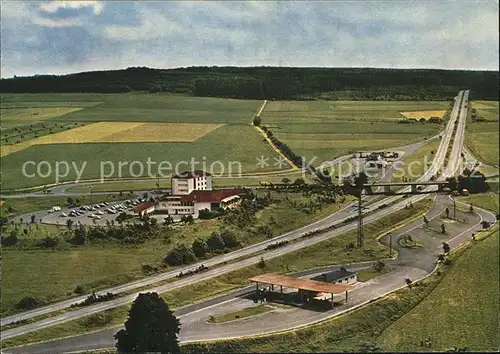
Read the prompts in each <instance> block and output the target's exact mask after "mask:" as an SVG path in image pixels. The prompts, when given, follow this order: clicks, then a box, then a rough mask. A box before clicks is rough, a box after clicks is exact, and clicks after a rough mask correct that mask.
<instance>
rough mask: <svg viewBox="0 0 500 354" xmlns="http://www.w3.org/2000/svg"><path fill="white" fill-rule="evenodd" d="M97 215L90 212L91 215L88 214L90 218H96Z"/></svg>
mask: <svg viewBox="0 0 500 354" xmlns="http://www.w3.org/2000/svg"><path fill="white" fill-rule="evenodd" d="M96 216H97V215H95V214H89V215H88V217H89V218H95V217H96Z"/></svg>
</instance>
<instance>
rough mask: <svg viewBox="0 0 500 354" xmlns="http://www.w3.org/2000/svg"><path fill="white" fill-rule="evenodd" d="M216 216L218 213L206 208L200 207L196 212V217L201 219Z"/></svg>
mask: <svg viewBox="0 0 500 354" xmlns="http://www.w3.org/2000/svg"><path fill="white" fill-rule="evenodd" d="M217 216H218V213H216V212H213V211H210V210H208V209H202V210H200V211H199V213H198V219H201V220H208V219H214V218H216V217H217Z"/></svg>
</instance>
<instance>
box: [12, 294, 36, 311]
mask: <svg viewBox="0 0 500 354" xmlns="http://www.w3.org/2000/svg"><path fill="white" fill-rule="evenodd" d="M39 305H40V302H39V301H38V300H37V299H36V298H34V297H33V296H25V297H23V298H22V299H21V300H19V301H18V303H17V304H16V308H17V309H19V310H31V309H34V308H36V307H38V306H39Z"/></svg>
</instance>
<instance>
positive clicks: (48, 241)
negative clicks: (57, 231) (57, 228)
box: [40, 236, 59, 248]
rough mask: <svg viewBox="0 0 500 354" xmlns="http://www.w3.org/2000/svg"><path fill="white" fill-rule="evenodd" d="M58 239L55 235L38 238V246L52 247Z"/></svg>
mask: <svg viewBox="0 0 500 354" xmlns="http://www.w3.org/2000/svg"><path fill="white" fill-rule="evenodd" d="M58 243H59V239H58V238H57V237H51V236H46V237H44V238H42V239H41V240H40V247H43V248H52V247H55V246H57V244H58Z"/></svg>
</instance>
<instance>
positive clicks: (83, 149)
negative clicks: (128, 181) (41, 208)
mask: <svg viewBox="0 0 500 354" xmlns="http://www.w3.org/2000/svg"><path fill="white" fill-rule="evenodd" d="M2 104H3V105H4V106H5V107H7V108H5V109H4V110H3V111H2V115H3V112H4V111H7V110H8V111H9V112H10V116H9V117H10V118H9V119H10V121H14V122H15V121H16V119H19V126H17V127H16V128H15V129H14V130H12V129H11V131H5V132H4V131H2V133H3V134H16V135H18V136H19V137H20V136H21V135H22V136H23V139H24V140H22V141H20V143H19V144H14V145H9V144H11V143H13V142H16V141H18V140H17V138H16V140H15V141H13V140H12V139H13V138H11V139H10V140H9V139H7V137H6V139H7V140H9V142H8V143H6V142H5V139H2V188H3V189H5V190H8V189H18V188H28V187H33V186H38V185H49V184H52V183H54V182H55V178H54V175H49V176H48V177H46V178H42V177H40V176H37V177H34V178H28V177H25V176H23V174H22V170H21V167H22V162H24V161H35V162H39V161H42V160H43V161H47V162H49V163H51V164H52V166H54V164H55V162H56V161H66V162H68V163H71V162H75V163H77V164H78V166H81V165H82V164H83V163H85V162H86V163H87V165H86V167H85V169H84V173H83V175H82V179H93V178H100V171H101V165H100V163H101V161H109V162H110V163H113V164H114V165H115V166H116V167H115V173H114V175H113V176H112V177H113V178H126V177H136V176H147V174H148V171H147V161H148V158H150V159H151V161H153V162H155V163H156V164H154V165H153V166H152V174H153V176H154V175H156V173H158V164H159V163H161V162H163V161H168V162H169V163H170V164H171V166H172V167H169V166H170V165H169V164H164V165H163V168H166V169H167V170H162V172H163V173H166V172H167V173H169V172H172V169H175V166H176V164H177V163H179V162H181V161H185V162H189V161H191V158H194V159H195V161H197V162H198V164H197V165H196V166H195V168H203V169H205V168H206V169H209V170H210V169H211V168H210V167H211V164H212V163H214V162H215V164H214V165H213V168H212V172H214V173H224V174H227V173H229V171H228V169H229V164H230V163H231V162H232V163H233V164H231V166H232V173H239V171H240V170H241V172H254V171H258V172H260V171H266V170H267V171H271V170H279V169H280V167H279V166H274V164H273V163H272V162H273V157H277V154H276V152H275V151H274V150H273V149H272V148H271V147H270V146H269V145H268V144H267V143H266V142H265V141H263V139H262V137H261V136H260V135H259V133H258V132H257V131H255V129H253V128H252V127H251V126H250V125H249V123H250V122H251V119H252V117H253V115H254V114H255V112H256V111H257V109H258V108H259V106H260V105H261V104H262V102H261V101H258V100H234V99H217V98H198V97H186V96H180V95H162V94H146V93H130V94H109V95H105V94H24V95H18V94H7V95H2ZM44 107H49V108H44ZM54 107H56V108H54ZM35 108H36V109H40V110H42V109H49V110H50V109H51V110H55V109H57V108H59V109H61V110H66V111H67V113H65V114H63V115H59V116H56V115H54V116H51V117H46V116H42V115H37V116H29V118H30V120H29V123H30V124H29V125H28V123H26V124H25V122H26V121H25V120H23V119H22V116H23V115H26V114H27V113H25V112H26V110H32V109H35ZM77 108H78V109H77ZM16 111H17V116H16V114H15V112H16ZM30 112H31V111H30ZM30 114H31V113H30ZM16 117H17V118H16ZM36 119H38V121H36ZM12 124H17V123H12ZM32 124H38V125H39V126H40V129H42V124H43V126H44V128H43V129H44V131H43V133H42V132H39V133H35V132H34V130H36V127H35V126H32ZM106 124H107V125H109V127H107V128H106V129H104V128H103V126H106ZM127 124H128V125H127ZM130 124H132V125H134V124H135V125H134V126H133V127H132V128H129V126H130ZM156 124H159V125H158V126H157V125H156ZM82 125H84V126H82ZM122 125H123V126H122ZM62 126H64V128H62V130H64V132H61V130H57V129H56V127H62ZM30 129H31V130H30ZM68 129H70V130H68ZM103 129H104V130H103ZM80 133H81V134H80ZM84 133H85V134H84ZM30 134H31V135H30ZM103 134H104V135H103ZM80 135H81V136H80ZM260 156H264V157H268V158H270V159H271V164H270V165H269V166H266V167H264V168H262V167H257V166H256V162H257V160H256V158H257V157H260ZM121 161H124V162H128V163H129V164H130V163H132V162H133V161H138V162H141V163H142V164H143V166H144V170H143V171H142V174H141V170H140V168H139V167H136V169H135V170H134V169H132V171H131V170H130V168H128V167H125V168H122V169H121V170H120V169H118V163H119V162H121ZM222 165H223V166H224V167H221V166H222ZM107 166H109V165H107ZM136 166H137V165H136ZM186 168H188V165H186V164H181V165H179V169H181V170H183V169H186ZM281 168H288V166H281ZM107 171H108V172H110V170H109V169H108V170H107ZM120 171H121V173H120ZM30 173H31V172H30ZM75 178H76V174H75V173H74V170H73V171H71V172H70V173H69V174H68V176H66V177H64V178H61V179H60V182H62V181H71V180H75Z"/></svg>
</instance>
